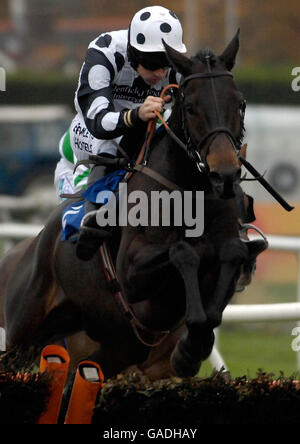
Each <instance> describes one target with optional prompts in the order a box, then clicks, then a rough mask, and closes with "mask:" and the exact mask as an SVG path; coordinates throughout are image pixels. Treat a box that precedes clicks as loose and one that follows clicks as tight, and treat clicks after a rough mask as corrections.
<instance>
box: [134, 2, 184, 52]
mask: <svg viewBox="0 0 300 444" xmlns="http://www.w3.org/2000/svg"><path fill="white" fill-rule="evenodd" d="M182 34H183V32H182V27H181V23H180V21H179V19H178V18H177V16H176V14H175V13H174V12H172V11H170V10H169V9H166V8H163V7H162V6H150V7H147V8H144V9H141V10H140V11H138V12H137V13H136V14H135V15H134V16H133V19H132V21H131V23H130V27H129V42H128V43H129V45H130V46H131V47H133V48H135V49H136V50H138V51H140V52H148V53H149V52H164V51H165V48H164V46H163V42H162V39H163V40H164V41H165V42H166V43H167V44H168V45H169V46H171V47H172V48H174V49H176V50H177V51H179V52H181V53H184V52H186V46H185V45H184V43H183V38H182Z"/></svg>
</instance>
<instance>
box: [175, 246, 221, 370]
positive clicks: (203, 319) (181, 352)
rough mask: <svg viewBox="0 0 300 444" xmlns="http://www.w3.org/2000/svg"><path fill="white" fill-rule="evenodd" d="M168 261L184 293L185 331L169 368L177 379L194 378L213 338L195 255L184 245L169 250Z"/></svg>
mask: <svg viewBox="0 0 300 444" xmlns="http://www.w3.org/2000/svg"><path fill="white" fill-rule="evenodd" d="M170 260H171V262H172V263H173V264H174V266H175V267H176V268H177V270H178V271H179V273H180V275H181V277H182V279H183V281H184V285H185V293H186V318H185V319H186V327H187V329H186V330H185V332H184V334H183V335H182V337H181V338H180V340H179V341H178V342H177V344H176V347H175V350H174V352H173V353H172V356H171V365H172V367H173V369H174V371H175V372H176V374H178V375H180V376H194V375H195V374H196V373H197V372H198V371H199V368H200V365H201V361H203V360H205V359H206V358H208V356H209V354H210V352H211V349H212V346H213V342H214V334H213V331H212V330H211V329H208V328H207V316H206V313H205V310H204V307H203V304H202V299H201V295H200V291H199V282H198V268H199V263H200V258H199V255H198V254H197V253H196V251H195V250H194V249H193V248H192V247H191V246H190V245H189V244H187V243H186V242H178V243H177V244H175V245H174V246H173V247H171V248H170Z"/></svg>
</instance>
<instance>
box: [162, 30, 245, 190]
mask: <svg viewBox="0 0 300 444" xmlns="http://www.w3.org/2000/svg"><path fill="white" fill-rule="evenodd" d="M165 47H166V52H167V55H168V57H169V59H170V61H171V63H172V65H173V66H174V68H175V69H176V70H177V71H178V72H179V73H181V74H182V76H183V78H182V81H181V84H180V96H179V99H178V100H179V101H180V109H181V110H182V124H183V128H184V133H185V139H186V142H187V144H188V148H189V149H190V152H191V153H193V154H194V157H196V158H197V159H198V162H197V164H198V168H199V169H201V171H204V172H205V173H206V174H207V175H208V177H209V179H210V183H211V186H212V188H213V190H214V191H215V193H216V194H217V195H218V196H219V197H222V198H230V197H233V196H234V195H235V188H236V185H237V184H238V183H239V182H240V178H241V168H240V163H239V160H238V153H239V150H240V147H241V142H242V138H243V132H244V112H245V100H244V98H243V96H242V94H241V92H240V91H239V90H238V88H237V86H236V84H235V82H234V80H233V75H232V73H231V69H232V68H233V66H234V64H235V58H236V55H237V52H238V49H239V31H238V32H237V33H236V35H235V37H234V38H233V39H232V41H231V42H230V43H229V45H228V46H227V47H226V49H225V50H224V51H223V53H222V54H221V55H220V56H216V55H215V54H213V53H212V52H211V51H210V50H201V51H199V53H198V54H197V55H196V56H195V57H193V58H191V59H189V58H187V57H186V56H184V55H182V54H181V53H179V52H177V51H175V50H174V49H172V48H171V47H169V46H167V45H166V44H165Z"/></svg>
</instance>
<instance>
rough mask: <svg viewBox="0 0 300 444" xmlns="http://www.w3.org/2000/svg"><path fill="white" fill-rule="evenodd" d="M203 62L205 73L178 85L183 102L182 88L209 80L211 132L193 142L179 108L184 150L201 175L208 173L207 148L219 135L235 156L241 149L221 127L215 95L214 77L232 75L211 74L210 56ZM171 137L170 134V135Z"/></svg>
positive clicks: (184, 117) (183, 113) (230, 133)
mask: <svg viewBox="0 0 300 444" xmlns="http://www.w3.org/2000/svg"><path fill="white" fill-rule="evenodd" d="M205 62H206V65H207V72H204V73H196V74H191V75H189V76H187V77H185V78H184V79H183V80H182V82H181V84H180V98H181V100H182V101H183V100H184V98H185V93H184V88H185V86H186V85H187V84H188V83H189V82H190V81H191V80H196V79H210V86H211V91H212V96H213V103H214V107H215V111H216V116H217V126H216V127H215V128H213V129H212V130H211V131H209V132H208V133H207V134H206V135H205V136H203V138H202V139H201V140H199V141H197V140H195V138H194V137H193V136H192V135H191V133H190V131H189V130H188V123H187V116H186V113H185V110H184V106H182V107H181V113H182V122H183V130H184V134H185V140H186V142H187V145H186V150H187V153H188V155H189V157H190V158H191V159H193V160H194V161H195V162H196V165H197V168H198V170H199V171H200V172H201V173H203V172H205V173H208V172H209V166H208V164H207V161H206V158H207V155H208V153H209V148H210V146H211V144H212V142H213V141H214V139H215V138H216V137H217V136H218V135H219V134H225V136H226V137H227V138H228V139H229V141H230V143H231V145H232V148H233V149H234V151H235V152H236V154H237V155H239V151H240V148H241V144H240V143H239V142H238V141H237V140H236V137H235V136H234V134H233V133H232V131H231V130H230V129H229V128H227V127H225V126H222V123H221V113H220V108H219V102H218V97H217V93H216V87H215V82H214V79H215V78H216V77H231V78H233V74H232V73H231V72H230V71H218V72H212V70H211V63H210V54H207V55H205ZM241 118H242V119H244V112H243V114H242V116H241ZM170 135H171V134H170ZM203 147H205V149H204V152H202V154H200V151H202V150H203Z"/></svg>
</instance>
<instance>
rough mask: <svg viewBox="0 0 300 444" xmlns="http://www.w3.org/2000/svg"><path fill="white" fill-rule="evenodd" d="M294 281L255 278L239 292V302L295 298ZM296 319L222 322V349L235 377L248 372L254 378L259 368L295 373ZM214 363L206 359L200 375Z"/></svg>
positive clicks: (288, 373) (268, 370)
mask: <svg viewBox="0 0 300 444" xmlns="http://www.w3.org/2000/svg"><path fill="white" fill-rule="evenodd" d="M296 293H297V287H296V284H295V283H281V284H280V283H274V282H264V281H255V282H253V283H252V285H251V286H250V287H249V288H248V289H247V290H246V291H245V292H243V293H241V294H239V295H236V296H235V297H234V299H233V301H232V302H233V303H236V304H251V303H253V304H259V303H261V304H269V303H273V304H275V303H282V302H295V301H296ZM295 326H296V322H285V323H259V324H256V323H251V324H250V323H249V324H235V325H232V326H230V325H229V324H227V325H226V326H221V327H220V329H219V336H218V350H219V351H220V353H221V355H222V357H223V359H224V361H225V363H226V366H227V368H228V370H229V371H230V373H231V375H232V376H233V377H237V376H243V375H247V376H249V377H250V378H254V377H255V376H256V373H257V371H258V369H260V368H261V369H263V370H264V371H265V372H267V373H270V372H272V373H274V375H275V377H278V376H280V372H281V371H282V372H284V375H285V376H292V375H293V374H295V373H296V372H297V353H296V352H295V351H293V350H292V348H291V343H292V340H293V339H295V337H294V336H292V335H291V333H292V329H293V328H294V327H295ZM211 371H212V366H211V365H210V363H209V362H208V361H206V362H205V363H203V365H202V367H201V370H200V372H199V376H201V377H205V376H209V375H210V374H211Z"/></svg>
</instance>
